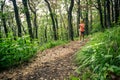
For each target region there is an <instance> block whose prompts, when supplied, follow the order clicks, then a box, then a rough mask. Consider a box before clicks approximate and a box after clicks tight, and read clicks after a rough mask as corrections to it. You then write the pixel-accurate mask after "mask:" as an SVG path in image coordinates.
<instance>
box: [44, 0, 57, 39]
mask: <svg viewBox="0 0 120 80" xmlns="http://www.w3.org/2000/svg"><path fill="white" fill-rule="evenodd" d="M44 1H45V2H46V3H47V6H48V9H49V11H50V17H51V19H52V24H53V32H54V40H57V31H56V28H55V20H54V15H53V13H52V9H51V7H50V3H49V2H48V0H44Z"/></svg>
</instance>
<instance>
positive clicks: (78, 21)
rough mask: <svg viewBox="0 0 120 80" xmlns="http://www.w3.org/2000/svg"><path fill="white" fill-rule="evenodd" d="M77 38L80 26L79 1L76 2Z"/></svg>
mask: <svg viewBox="0 0 120 80" xmlns="http://www.w3.org/2000/svg"><path fill="white" fill-rule="evenodd" d="M77 6H78V9H77V36H79V27H80V26H79V24H80V0H78V1H77Z"/></svg>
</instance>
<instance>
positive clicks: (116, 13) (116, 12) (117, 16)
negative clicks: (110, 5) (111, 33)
mask: <svg viewBox="0 0 120 80" xmlns="http://www.w3.org/2000/svg"><path fill="white" fill-rule="evenodd" d="M114 2H115V23H118V18H119V5H118V0H114Z"/></svg>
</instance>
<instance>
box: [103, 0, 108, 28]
mask: <svg viewBox="0 0 120 80" xmlns="http://www.w3.org/2000/svg"><path fill="white" fill-rule="evenodd" d="M104 26H105V27H107V13H106V0H105V1H104Z"/></svg>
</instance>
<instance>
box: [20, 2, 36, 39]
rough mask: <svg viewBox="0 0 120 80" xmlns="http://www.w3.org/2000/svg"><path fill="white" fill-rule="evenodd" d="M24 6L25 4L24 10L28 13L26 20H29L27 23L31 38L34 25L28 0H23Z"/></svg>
mask: <svg viewBox="0 0 120 80" xmlns="http://www.w3.org/2000/svg"><path fill="white" fill-rule="evenodd" d="M22 3H23V6H24V11H25V15H26V21H27V25H28V32H29V35H30V38H31V39H33V38H34V36H33V33H32V25H31V20H30V13H29V10H28V5H27V4H28V0H22Z"/></svg>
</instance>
